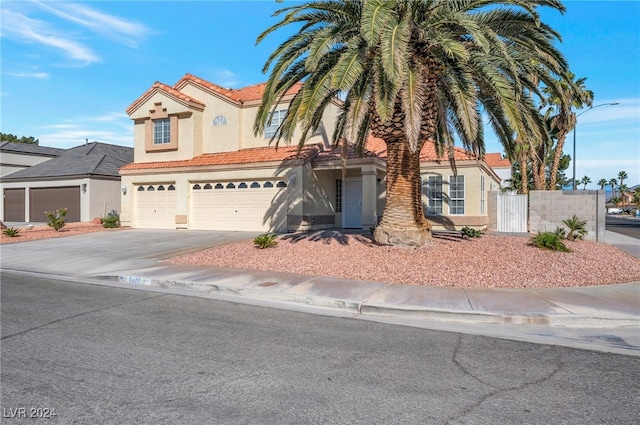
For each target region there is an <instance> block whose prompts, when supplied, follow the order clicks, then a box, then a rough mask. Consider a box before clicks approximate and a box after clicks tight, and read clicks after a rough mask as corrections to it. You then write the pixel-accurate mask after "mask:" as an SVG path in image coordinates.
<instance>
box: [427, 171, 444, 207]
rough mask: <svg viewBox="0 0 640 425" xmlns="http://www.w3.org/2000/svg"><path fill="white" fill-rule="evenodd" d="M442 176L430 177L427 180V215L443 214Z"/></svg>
mask: <svg viewBox="0 0 640 425" xmlns="http://www.w3.org/2000/svg"><path fill="white" fill-rule="evenodd" d="M442 198H443V196H442V176H429V179H428V180H427V214H436V215H440V214H442Z"/></svg>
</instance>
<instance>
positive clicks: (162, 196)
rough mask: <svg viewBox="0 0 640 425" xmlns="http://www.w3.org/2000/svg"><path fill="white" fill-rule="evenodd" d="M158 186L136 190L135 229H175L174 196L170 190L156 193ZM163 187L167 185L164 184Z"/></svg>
mask: <svg viewBox="0 0 640 425" xmlns="http://www.w3.org/2000/svg"><path fill="white" fill-rule="evenodd" d="M158 186H159V185H146V184H145V186H143V188H144V189H145V190H136V191H135V192H134V193H135V194H136V199H135V211H136V212H135V215H134V217H135V219H134V221H135V227H137V228H143V229H175V217H176V195H175V192H174V191H172V190H169V191H166V190H165V191H162V190H161V191H157V190H149V188H153V189H157V187H158ZM164 186H165V187H167V186H168V185H167V184H165V185H164Z"/></svg>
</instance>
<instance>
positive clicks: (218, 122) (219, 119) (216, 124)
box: [213, 115, 227, 127]
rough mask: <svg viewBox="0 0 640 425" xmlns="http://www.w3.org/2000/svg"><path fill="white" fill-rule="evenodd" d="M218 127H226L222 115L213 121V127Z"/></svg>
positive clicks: (225, 119) (225, 121)
mask: <svg viewBox="0 0 640 425" xmlns="http://www.w3.org/2000/svg"><path fill="white" fill-rule="evenodd" d="M219 125H227V118H225V116H224V115H218V116H217V117H215V118H214V119H213V126H214V127H217V126H219Z"/></svg>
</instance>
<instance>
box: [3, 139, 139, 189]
mask: <svg viewBox="0 0 640 425" xmlns="http://www.w3.org/2000/svg"><path fill="white" fill-rule="evenodd" d="M130 162H133V148H128V147H125V146H116V145H109V144H106V143H99V142H93V143H88V144H85V145H81V146H77V147H75V148H71V149H68V150H66V151H65V152H64V153H63V154H62V155H60V156H59V157H57V158H53V159H50V160H49V161H45V162H43V163H41V164H37V165H34V166H33V167H29V168H25V169H24V170H20V171H16V172H15V173H11V174H9V175H6V176H4V177H3V178H2V181H14V180H26V179H42V178H48V177H72V176H96V177H97V176H101V177H117V178H120V175H119V174H118V169H119V168H120V167H122V166H123V165H125V164H128V163H130Z"/></svg>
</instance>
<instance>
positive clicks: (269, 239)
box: [253, 233, 278, 249]
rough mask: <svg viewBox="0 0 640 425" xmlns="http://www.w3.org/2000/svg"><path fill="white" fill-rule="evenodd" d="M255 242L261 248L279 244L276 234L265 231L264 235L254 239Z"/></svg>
mask: <svg viewBox="0 0 640 425" xmlns="http://www.w3.org/2000/svg"><path fill="white" fill-rule="evenodd" d="M253 244H254V245H255V246H257V247H258V248H260V249H265V248H271V247H274V246H276V245H277V244H278V241H277V240H276V235H274V234H271V233H265V234H264V235H260V236H256V237H255V239H254V240H253Z"/></svg>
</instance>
